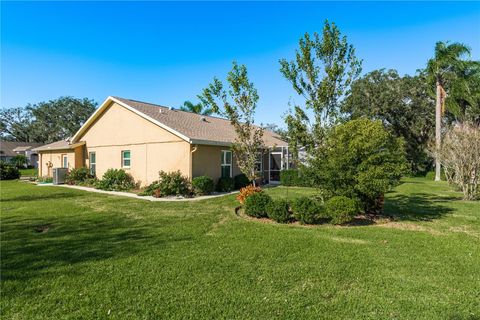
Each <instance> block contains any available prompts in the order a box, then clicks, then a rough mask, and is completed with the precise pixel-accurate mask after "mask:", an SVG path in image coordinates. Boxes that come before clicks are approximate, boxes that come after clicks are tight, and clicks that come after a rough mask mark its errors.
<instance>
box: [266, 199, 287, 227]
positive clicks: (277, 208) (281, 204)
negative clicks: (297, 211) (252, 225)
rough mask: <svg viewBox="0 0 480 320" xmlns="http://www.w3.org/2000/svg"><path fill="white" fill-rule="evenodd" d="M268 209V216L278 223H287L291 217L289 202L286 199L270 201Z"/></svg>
mask: <svg viewBox="0 0 480 320" xmlns="http://www.w3.org/2000/svg"><path fill="white" fill-rule="evenodd" d="M266 210H267V216H268V217H269V218H270V219H272V220H275V221H276V222H278V223H287V222H288V221H289V220H290V218H291V214H290V211H289V205H288V202H287V200H284V199H280V200H272V201H270V202H269V203H268V204H267V206H266Z"/></svg>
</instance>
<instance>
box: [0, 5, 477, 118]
mask: <svg viewBox="0 0 480 320" xmlns="http://www.w3.org/2000/svg"><path fill="white" fill-rule="evenodd" d="M325 19H329V20H330V21H333V22H335V23H336V24H337V25H338V26H339V28H340V29H341V30H342V32H343V33H344V34H345V35H347V37H348V40H349V42H350V43H352V44H353V45H354V46H355V48H356V51H357V56H358V57H359V58H361V59H363V60H364V63H363V71H364V72H368V71H372V70H374V69H378V68H394V69H397V70H398V71H399V72H400V73H401V74H414V73H415V71H416V70H417V69H418V68H422V67H424V66H425V63H426V61H427V60H428V59H429V58H430V57H431V56H432V54H433V48H434V45H435V42H436V41H439V40H451V41H459V42H463V43H466V44H468V45H469V46H470V47H471V49H472V52H473V58H474V59H477V60H478V59H479V57H480V2H463V3H458V2H456V3H451V2H439V3H436V2H422V3H419V2H323V3H322V2H321V3H319V2H315V3H314V2H304V3H298V2H296V3H287V2H243V3H239V2H207V3H202V2H166V3H161V2H135V3H133V2H103V3H99V2H23V3H22V2H3V1H2V3H1V98H0V106H1V107H2V108H7V107H15V106H24V105H26V104H27V103H35V102H39V101H44V100H49V99H53V98H57V97H59V96H63V95H71V96H75V97H89V98H92V99H94V100H96V101H98V102H99V103H101V102H102V101H103V100H104V99H105V98H106V97H107V96H109V95H116V96H121V97H126V98H132V99H136V100H142V101H148V102H155V103H159V104H163V105H168V106H173V107H178V106H180V105H181V104H182V103H183V101H185V100H193V101H195V100H196V95H197V94H199V93H200V92H201V90H202V89H203V88H204V87H205V86H207V85H208V83H209V82H210V81H211V80H212V78H213V77H214V76H217V77H219V78H220V79H224V78H225V75H226V73H227V72H228V70H229V69H230V67H231V62H232V61H233V60H236V61H237V62H239V63H242V64H246V65H247V67H248V69H249V74H250V77H251V80H252V81H253V82H254V83H255V85H256V86H257V89H258V92H259V94H260V101H259V106H258V111H257V122H262V123H271V122H273V123H278V124H282V123H283V121H282V115H283V114H284V113H285V112H286V111H287V110H288V102H289V101H290V100H292V101H297V102H299V101H301V99H299V98H298V96H296V94H295V93H294V91H293V89H292V88H291V86H290V85H289V83H288V82H287V81H286V80H285V79H284V78H282V75H281V74H280V72H279V64H278V60H279V59H280V58H291V57H293V55H294V53H295V48H296V47H297V43H298V39H299V37H300V36H301V35H302V34H304V33H305V32H314V31H321V29H322V26H323V22H324V20H325Z"/></svg>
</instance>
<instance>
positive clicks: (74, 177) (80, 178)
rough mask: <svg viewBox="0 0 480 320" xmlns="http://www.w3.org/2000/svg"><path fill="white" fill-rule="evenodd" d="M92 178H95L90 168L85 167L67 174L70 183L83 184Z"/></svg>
mask: <svg viewBox="0 0 480 320" xmlns="http://www.w3.org/2000/svg"><path fill="white" fill-rule="evenodd" d="M91 178H93V176H92V175H91V174H90V171H89V170H88V168H85V167H83V168H78V169H72V170H70V172H68V174H67V177H66V181H67V183H68V184H81V183H84V182H85V181H86V180H87V179H91Z"/></svg>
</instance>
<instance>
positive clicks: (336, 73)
mask: <svg viewBox="0 0 480 320" xmlns="http://www.w3.org/2000/svg"><path fill="white" fill-rule="evenodd" d="M360 71H361V61H359V60H358V59H357V57H356V56H355V48H354V47H353V46H352V45H351V44H349V43H348V42H347V38H346V36H342V34H341V32H340V30H339V29H338V28H337V26H336V25H335V24H334V23H331V24H330V23H329V22H328V21H325V25H324V28H323V32H322V34H321V35H320V34H318V33H316V32H315V33H314V34H313V36H310V35H309V34H308V33H305V35H304V36H303V37H302V38H300V41H299V49H298V50H296V54H295V59H294V60H292V61H287V60H286V59H281V60H280V72H281V73H282V74H283V76H284V77H285V78H286V79H287V80H288V81H289V82H290V83H291V84H292V86H293V89H294V90H295V91H296V92H297V93H298V94H299V95H301V96H302V97H303V98H304V99H305V103H306V108H307V109H310V110H311V111H313V116H314V119H313V120H314V121H313V123H310V121H309V119H308V117H307V119H306V121H301V122H299V123H297V124H302V125H306V124H307V123H310V125H308V126H309V127H310V128H303V129H299V130H296V131H306V130H310V131H311V133H312V134H313V137H314V143H315V144H319V143H320V141H321V140H322V136H323V127H324V124H327V123H329V122H333V121H335V120H336V118H337V116H338V112H339V103H340V101H341V99H342V98H343V97H344V96H345V95H346V94H348V91H349V88H350V84H351V83H352V81H353V80H355V79H356V78H357V77H358V75H359V74H360ZM296 111H299V112H301V113H302V114H299V115H296V116H293V115H292V118H290V119H293V118H297V119H302V118H303V119H304V118H305V117H304V116H306V112H305V111H303V110H302V109H301V108H300V107H298V108H295V112H296ZM287 120H288V119H287ZM287 124H288V123H287ZM291 138H292V139H296V138H297V137H295V136H293V135H292V136H291Z"/></svg>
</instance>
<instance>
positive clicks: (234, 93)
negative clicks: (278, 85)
mask: <svg viewBox="0 0 480 320" xmlns="http://www.w3.org/2000/svg"><path fill="white" fill-rule="evenodd" d="M226 83H227V85H224V84H223V83H222V82H221V81H220V80H219V79H217V78H214V79H213V82H212V83H211V84H210V85H209V86H208V87H207V88H205V89H204V90H203V93H202V94H201V95H199V96H198V97H199V99H200V100H201V101H202V103H203V104H204V105H205V106H206V107H209V108H212V110H213V111H214V112H215V113H218V114H221V115H224V116H225V117H227V118H228V119H229V120H230V123H231V124H232V125H233V127H234V129H235V133H236V138H235V142H234V143H233V146H232V149H233V152H234V153H235V158H236V160H237V164H238V167H239V168H240V170H241V171H242V173H244V174H245V175H246V176H247V177H248V178H249V180H251V181H253V182H254V183H255V179H256V178H258V174H259V173H258V172H256V170H255V168H256V162H257V156H258V152H259V150H261V149H262V148H263V147H264V145H263V128H262V127H258V126H256V125H255V124H254V122H255V119H254V115H255V110H256V108H257V102H258V99H259V97H258V93H257V89H256V88H255V86H254V84H253V82H250V80H249V78H248V72H247V67H246V66H245V65H239V64H237V63H236V62H233V66H232V70H231V71H229V72H228V75H227V81H226Z"/></svg>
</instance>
